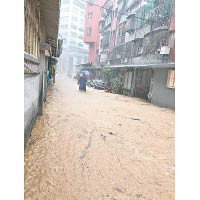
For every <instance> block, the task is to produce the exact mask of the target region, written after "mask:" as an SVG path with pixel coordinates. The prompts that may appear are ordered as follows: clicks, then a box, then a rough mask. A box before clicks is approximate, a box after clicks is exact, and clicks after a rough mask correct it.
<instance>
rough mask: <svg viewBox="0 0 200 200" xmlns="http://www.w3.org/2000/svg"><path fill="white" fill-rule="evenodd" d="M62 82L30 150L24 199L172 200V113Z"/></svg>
mask: <svg viewBox="0 0 200 200" xmlns="http://www.w3.org/2000/svg"><path fill="white" fill-rule="evenodd" d="M77 88H78V86H77V84H76V81H75V80H72V79H69V78H66V77H57V80H56V83H55V85H54V86H52V87H51V88H50V89H49V91H48V97H47V102H46V103H45V105H44V114H43V116H42V117H38V119H37V121H36V124H35V126H34V129H33V131H32V136H31V139H30V142H29V146H28V147H27V149H26V150H25V171H24V172H25V182H24V184H25V193H24V195H25V199H26V200H49V199H51V200H137V199H139V200H143V199H144V200H173V199H174V120H175V116H174V111H172V110H169V109H166V108H160V107H157V106H154V105H152V104H150V103H147V102H146V101H144V100H141V99H137V98H131V97H126V96H122V95H116V94H110V93H105V92H104V91H99V90H94V89H91V88H87V92H86V93H84V92H79V91H78V89H77Z"/></svg>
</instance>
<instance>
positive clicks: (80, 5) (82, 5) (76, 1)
mask: <svg viewBox="0 0 200 200" xmlns="http://www.w3.org/2000/svg"><path fill="white" fill-rule="evenodd" d="M73 4H74V5H76V6H78V7H79V8H82V9H85V5H84V4H83V3H81V2H80V1H79V0H74V1H73Z"/></svg>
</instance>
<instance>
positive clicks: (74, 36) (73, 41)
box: [58, 0, 88, 74]
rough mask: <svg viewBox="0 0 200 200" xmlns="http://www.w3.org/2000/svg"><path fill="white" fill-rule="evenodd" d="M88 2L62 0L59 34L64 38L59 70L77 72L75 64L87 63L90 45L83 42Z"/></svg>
mask: <svg viewBox="0 0 200 200" xmlns="http://www.w3.org/2000/svg"><path fill="white" fill-rule="evenodd" d="M85 4H86V3H85V2H83V1H80V0H62V1H61V13H60V26H59V35H60V37H62V38H63V53H62V56H61V57H60V59H59V64H58V71H59V72H61V73H68V74H73V73H75V70H76V69H75V65H77V64H81V63H87V60H88V45H87V44H85V43H84V42H83V39H84V22H85V9H86V5H85Z"/></svg>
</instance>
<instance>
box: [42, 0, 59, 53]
mask: <svg viewBox="0 0 200 200" xmlns="http://www.w3.org/2000/svg"><path fill="white" fill-rule="evenodd" d="M40 8H41V9H40V10H41V16H42V20H43V22H44V24H45V28H46V32H47V41H46V42H47V43H49V44H50V45H51V47H52V48H53V49H52V52H53V54H54V56H57V55H56V49H57V48H58V41H57V39H58V27H59V18H60V0H48V1H47V0H40Z"/></svg>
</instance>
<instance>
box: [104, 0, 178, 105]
mask: <svg viewBox="0 0 200 200" xmlns="http://www.w3.org/2000/svg"><path fill="white" fill-rule="evenodd" d="M104 5H105V6H106V5H108V6H110V7H109V8H110V9H109V10H107V11H105V10H103V8H102V11H103V12H102V24H103V29H102V30H101V31H100V32H101V33H100V39H101V48H102V49H101V48H100V54H101V57H102V60H101V61H102V64H103V65H104V67H105V68H110V69H112V70H115V71H116V72H117V71H118V73H114V74H118V75H117V76H118V77H121V78H120V79H121V80H122V81H123V82H124V85H123V93H124V94H126V95H129V96H136V97H141V98H145V99H149V100H150V101H151V102H152V103H154V104H157V105H160V106H165V107H169V108H172V109H174V107H175V99H174V93H175V89H174V88H175V70H174V69H175V39H174V38H175V18H174V16H175V11H174V2H173V4H172V0H148V1H147V0H117V1H116V4H115V1H114V0H107V1H106V2H105V4H104ZM111 5H112V6H111ZM113 5H116V6H113ZM107 8H108V7H107ZM110 11H111V13H113V15H111V14H109V12H110ZM115 12H116V21H115V17H114V16H115V15H114V13H115ZM109 15H111V16H112V17H111V20H110V19H109ZM109 20H110V22H109V23H110V24H113V30H112V31H115V37H114V41H115V42H114V43H112V45H110V42H105V41H112V34H110V33H112V32H111V30H110V33H109V34H107V35H106V33H107V32H109V30H108V29H107V27H106V26H105V25H104V24H105V23H106V21H109ZM108 27H109V25H108ZM105 45H106V46H105ZM109 45H110V46H109ZM103 48H104V49H103ZM105 48H107V49H109V50H110V53H109V50H107V53H105V52H106V51H105V50H106V49H105ZM162 73H163V74H162ZM160 77H162V79H160ZM161 80H162V81H161ZM160 81H161V82H160ZM163 81H164V82H163ZM163 96H164V97H163Z"/></svg>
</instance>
